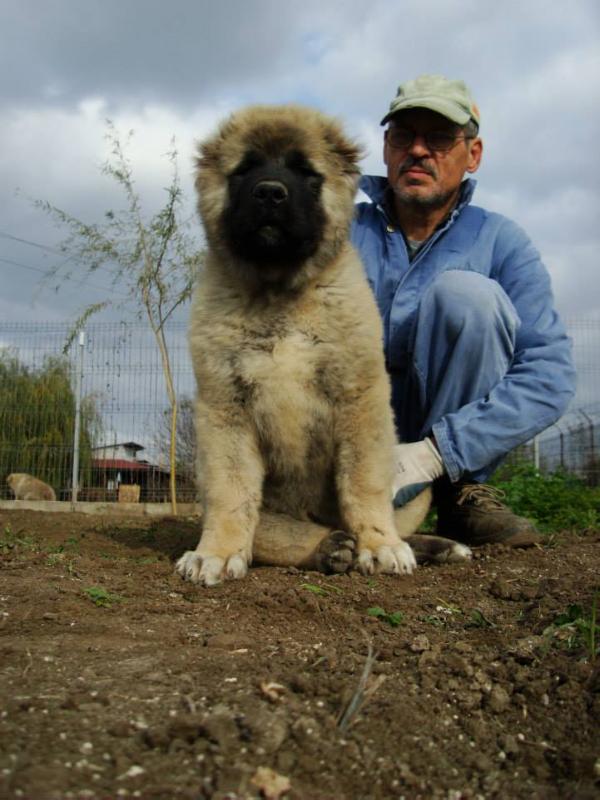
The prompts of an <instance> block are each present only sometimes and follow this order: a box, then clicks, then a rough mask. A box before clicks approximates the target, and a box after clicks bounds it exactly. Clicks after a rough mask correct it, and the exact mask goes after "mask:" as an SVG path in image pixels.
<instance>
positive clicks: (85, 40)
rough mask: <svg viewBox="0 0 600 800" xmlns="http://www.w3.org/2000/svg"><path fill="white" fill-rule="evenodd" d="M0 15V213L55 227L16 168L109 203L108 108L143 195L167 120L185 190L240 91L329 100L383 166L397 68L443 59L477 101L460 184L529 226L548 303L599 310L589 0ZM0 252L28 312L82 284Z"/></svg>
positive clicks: (155, 173)
mask: <svg viewBox="0 0 600 800" xmlns="http://www.w3.org/2000/svg"><path fill="white" fill-rule="evenodd" d="M0 30H2V47H0V64H1V69H0V123H1V124H0V219H2V223H1V224H0V230H4V231H5V232H8V233H10V234H12V235H16V236H20V237H22V238H27V239H32V240H35V241H40V242H42V243H46V244H55V243H56V242H57V241H58V239H59V238H60V237H59V233H58V232H57V231H56V230H55V229H54V228H52V226H51V225H49V224H48V221H47V220H46V219H45V218H43V217H41V216H40V215H39V214H38V213H37V212H34V211H33V210H32V208H31V206H29V205H28V204H27V203H26V202H25V201H24V200H23V198H21V199H18V198H15V195H14V188H15V187H16V186H20V187H21V188H22V189H23V191H24V193H25V194H29V195H33V196H36V197H42V198H47V199H49V200H51V201H53V202H55V203H56V204H57V205H59V206H61V207H63V208H65V209H67V210H69V211H71V212H72V213H75V214H77V215H78V216H81V217H83V218H85V219H88V220H89V221H94V220H95V219H97V218H98V217H99V215H100V214H102V213H103V211H105V210H106V209H107V208H110V207H113V206H114V205H115V204H118V203H119V202H120V198H119V196H118V194H115V191H114V187H113V186H112V185H111V184H110V182H107V180H106V179H105V178H103V177H102V176H101V175H100V172H99V165H100V164H101V163H102V161H103V160H104V159H105V157H106V145H105V142H104V140H103V133H104V119H105V118H106V117H107V116H110V117H111V118H113V119H114V120H115V123H116V124H117V125H118V127H119V128H120V129H121V130H123V131H126V130H128V129H129V128H134V129H135V131H136V135H135V138H134V141H133V145H132V146H133V150H132V157H133V160H134V166H135V174H136V178H137V180H138V187H139V188H140V191H141V193H142V195H143V199H144V203H145V205H146V206H147V207H148V209H150V210H151V209H153V208H156V206H157V204H158V203H159V202H160V199H161V197H162V187H163V186H164V185H165V184H166V180H168V176H167V175H166V173H165V171H164V168H163V164H162V162H161V159H160V154H161V153H163V152H165V150H166V149H167V147H168V145H169V140H170V138H171V136H172V135H173V134H174V135H176V137H177V140H178V143H179V146H180V151H181V171H182V175H183V178H184V184H185V186H186V188H187V189H188V191H189V192H190V195H191V185H190V173H191V159H192V152H193V146H194V139H195V138H197V137H202V136H204V135H205V134H206V133H207V132H208V131H209V130H210V129H211V128H212V127H213V126H214V125H215V123H216V121H217V119H218V118H219V117H221V116H223V115H224V114H225V113H227V112H228V111H230V110H231V109H232V108H234V107H236V106H238V105H240V104H243V103H247V102H287V101H295V102H304V103H309V104H314V105H317V106H318V107H319V108H321V109H323V110H326V111H330V112H331V113H334V114H337V115H338V116H340V117H341V118H342V119H343V120H344V122H345V124H346V127H347V129H348V130H349V132H351V133H352V134H353V135H355V136H356V137H357V138H359V139H360V140H362V141H363V142H364V144H365V145H366V147H367V149H368V151H369V154H368V156H367V158H366V159H365V162H364V167H365V170H367V171H373V172H379V173H381V172H382V164H381V152H380V151H381V130H380V128H379V125H378V121H379V119H380V118H381V116H382V114H383V112H384V111H385V110H386V109H387V106H388V104H389V102H390V100H391V98H392V96H393V94H394V92H395V89H396V86H397V84H398V83H399V82H400V81H402V80H405V79H407V78H409V77H413V76H414V75H416V74H419V73H421V72H442V73H445V74H448V75H452V76H457V77H462V78H464V79H465V80H466V81H467V82H468V83H469V84H470V86H471V88H472V90H473V93H474V95H475V97H476V99H477V101H478V103H479V105H480V108H481V111H482V134H483V137H484V142H485V154H484V161H483V165H482V168H481V170H480V172H479V174H478V178H479V187H478V191H477V194H476V200H477V202H479V203H480V204H482V205H486V206H488V207H490V208H493V209H494V210H497V211H500V212H502V213H506V214H508V215H509V216H512V217H513V218H515V219H516V220H517V221H518V222H519V223H520V224H522V225H523V226H524V227H525V228H526V230H528V232H529V233H530V234H531V236H532V238H533V239H534V241H535V242H536V244H537V245H538V247H539V248H540V250H541V252H542V254H543V256H544V258H545V260H546V262H547V264H548V267H549V269H550V271H551V274H552V276H553V280H554V285H555V290H556V295H557V303H558V306H559V308H560V309H561V310H563V311H564V312H565V313H568V314H574V313H578V312H582V311H585V312H588V311H589V312H592V311H596V310H598V311H600V285H599V282H598V280H597V278H596V274H597V268H596V260H597V253H598V251H599V249H600V232H599V231H598V226H597V219H598V215H599V212H600V203H599V199H598V198H599V194H598V190H597V184H598V177H599V175H598V163H599V162H598V156H597V142H598V139H599V134H600V130H599V127H600V126H599V123H598V120H599V113H598V110H597V106H598V99H599V97H600V56H599V52H600V48H598V41H599V39H600V35H599V34H600V6H598V3H597V2H596V0H572V1H571V3H570V4H569V7H568V9H567V8H566V7H565V6H564V5H557V4H554V5H553V4H549V3H547V2H546V0H528V2H525V3H524V2H522V1H520V0H507V2H504V3H502V4H500V3H498V4H492V3H481V2H480V0H462V1H461V2H458V1H457V2H449V0H429V2H423V0H403V2H402V3H392V2H388V0H372V2H369V3H365V2H364V0H360V2H359V0H349V1H348V2H329V3H324V2H322V0H304V2H302V3H285V2H281V0H252V1H251V2H247V3H241V2H239V0H222V2H220V3H218V4H217V3H213V2H211V0H173V2H171V3H168V4H165V3H162V2H158V0H126V1H124V0H87V1H86V2H85V3H81V2H79V0H53V2H52V3H50V2H48V3H40V2H37V0H21V2H20V3H18V4H17V3H4V4H2V6H1V7H0ZM191 204H192V199H191V196H190V209H191ZM190 213H191V211H190ZM0 255H1V256H2V257H4V258H5V259H9V260H14V261H17V262H21V263H23V264H26V265H27V266H28V267H29V269H25V268H23V269H19V268H18V267H15V266H11V265H8V264H6V263H3V262H1V261H0V280H2V282H3V301H4V305H2V306H0V315H7V314H8V315H10V316H14V315H15V314H25V315H27V314H29V315H31V314H32V312H31V307H32V306H31V304H32V302H33V303H35V312H33V313H34V315H35V316H36V317H37V318H41V317H40V314H43V315H44V316H46V318H50V317H52V316H53V315H57V316H59V317H60V315H61V314H63V315H64V314H72V313H74V311H75V309H76V308H77V307H78V306H79V307H80V305H81V303H80V301H81V298H82V295H84V294H85V297H86V300H87V299H90V298H91V299H96V298H95V292H96V290H94V289H92V288H91V287H90V288H88V289H86V290H85V291H83V290H82V289H81V287H80V288H79V289H76V288H75V287H73V288H71V289H69V290H68V291H67V292H65V293H61V294H59V295H53V294H50V293H45V294H44V293H42V294H40V293H38V294H36V293H35V285H36V281H37V275H38V274H39V273H36V271H35V270H36V269H43V268H46V267H47V266H48V265H49V264H50V262H51V258H50V256H49V255H48V254H47V253H46V255H44V254H43V252H41V251H37V250H36V249H35V248H32V247H31V246H29V247H27V246H25V245H19V244H18V243H16V242H14V241H10V240H7V239H2V238H0ZM95 282H96V283H100V279H99V278H98V279H97V280H96V281H95Z"/></svg>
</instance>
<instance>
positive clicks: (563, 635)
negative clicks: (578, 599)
mask: <svg viewBox="0 0 600 800" xmlns="http://www.w3.org/2000/svg"><path fill="white" fill-rule="evenodd" d="M599 606H600V591H597V592H596V593H595V594H594V597H593V600H592V605H591V608H590V610H589V611H586V610H585V609H584V608H583V607H582V606H580V605H578V604H576V603H573V604H571V605H569V606H568V607H567V610H566V611H563V612H562V613H561V614H559V615H558V616H557V617H556V619H555V620H554V622H553V623H552V625H550V626H549V627H548V628H546V631H545V633H546V634H547V635H549V636H551V637H552V639H553V640H554V641H556V642H562V643H564V644H566V646H567V647H568V648H569V650H574V649H577V650H579V649H584V650H585V652H586V656H587V657H588V658H589V660H590V661H595V659H596V657H597V656H598V654H599V653H600V618H599Z"/></svg>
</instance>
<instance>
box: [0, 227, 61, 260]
mask: <svg viewBox="0 0 600 800" xmlns="http://www.w3.org/2000/svg"><path fill="white" fill-rule="evenodd" d="M0 236H1V237H2V238H3V239H12V241H13V242H20V243H21V244H29V245H31V247H39V249H40V250H47V251H48V252H49V253H53V254H54V255H57V256H63V255H64V253H62V252H61V251H60V250H55V249H54V248H53V247H50V246H49V245H47V244H40V243H39V242H32V241H30V240H29V239H21V238H20V237H19V236H13V235H12V234H11V233H5V232H4V231H0Z"/></svg>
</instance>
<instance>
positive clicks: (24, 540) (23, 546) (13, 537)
mask: <svg viewBox="0 0 600 800" xmlns="http://www.w3.org/2000/svg"><path fill="white" fill-rule="evenodd" d="M39 549H40V546H39V544H38V543H37V542H36V541H35V540H34V539H33V538H32V537H31V536H23V535H21V534H18V533H15V532H14V531H13V529H12V528H11V526H10V525H5V526H4V531H3V532H2V534H0V553H9V552H11V551H12V550H30V551H36V552H37V551H38V550H39Z"/></svg>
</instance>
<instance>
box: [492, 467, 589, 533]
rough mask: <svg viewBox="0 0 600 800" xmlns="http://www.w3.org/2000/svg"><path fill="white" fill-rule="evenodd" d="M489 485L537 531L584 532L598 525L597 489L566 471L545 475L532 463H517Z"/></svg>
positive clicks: (504, 469) (503, 470)
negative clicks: (502, 493) (533, 524)
mask: <svg viewBox="0 0 600 800" xmlns="http://www.w3.org/2000/svg"><path fill="white" fill-rule="evenodd" d="M490 483H492V484H493V485H494V486H497V487H498V488H499V489H501V490H502V491H503V492H504V493H505V495H506V504H507V505H508V506H509V507H510V508H511V509H512V510H513V511H514V512H515V514H520V515H521V516H524V517H527V518H528V519H530V520H532V522H534V523H535V524H536V526H537V527H538V529H539V530H540V531H544V532H551V531H556V530H566V529H568V530H574V531H583V530H585V529H586V528H595V527H598V525H599V524H600V489H598V488H596V487H594V488H592V487H590V486H587V485H586V484H585V483H584V482H583V481H582V480H581V479H580V478H578V477H577V476H576V475H572V474H570V473H568V472H564V471H560V470H559V471H558V472H553V473H550V474H548V475H544V474H542V473H540V472H538V471H537V470H536V469H535V467H533V466H532V465H531V464H519V465H517V466H511V467H504V468H503V469H502V470H500V471H499V472H498V473H496V475H495V476H494V477H493V478H492V480H491V481H490Z"/></svg>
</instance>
